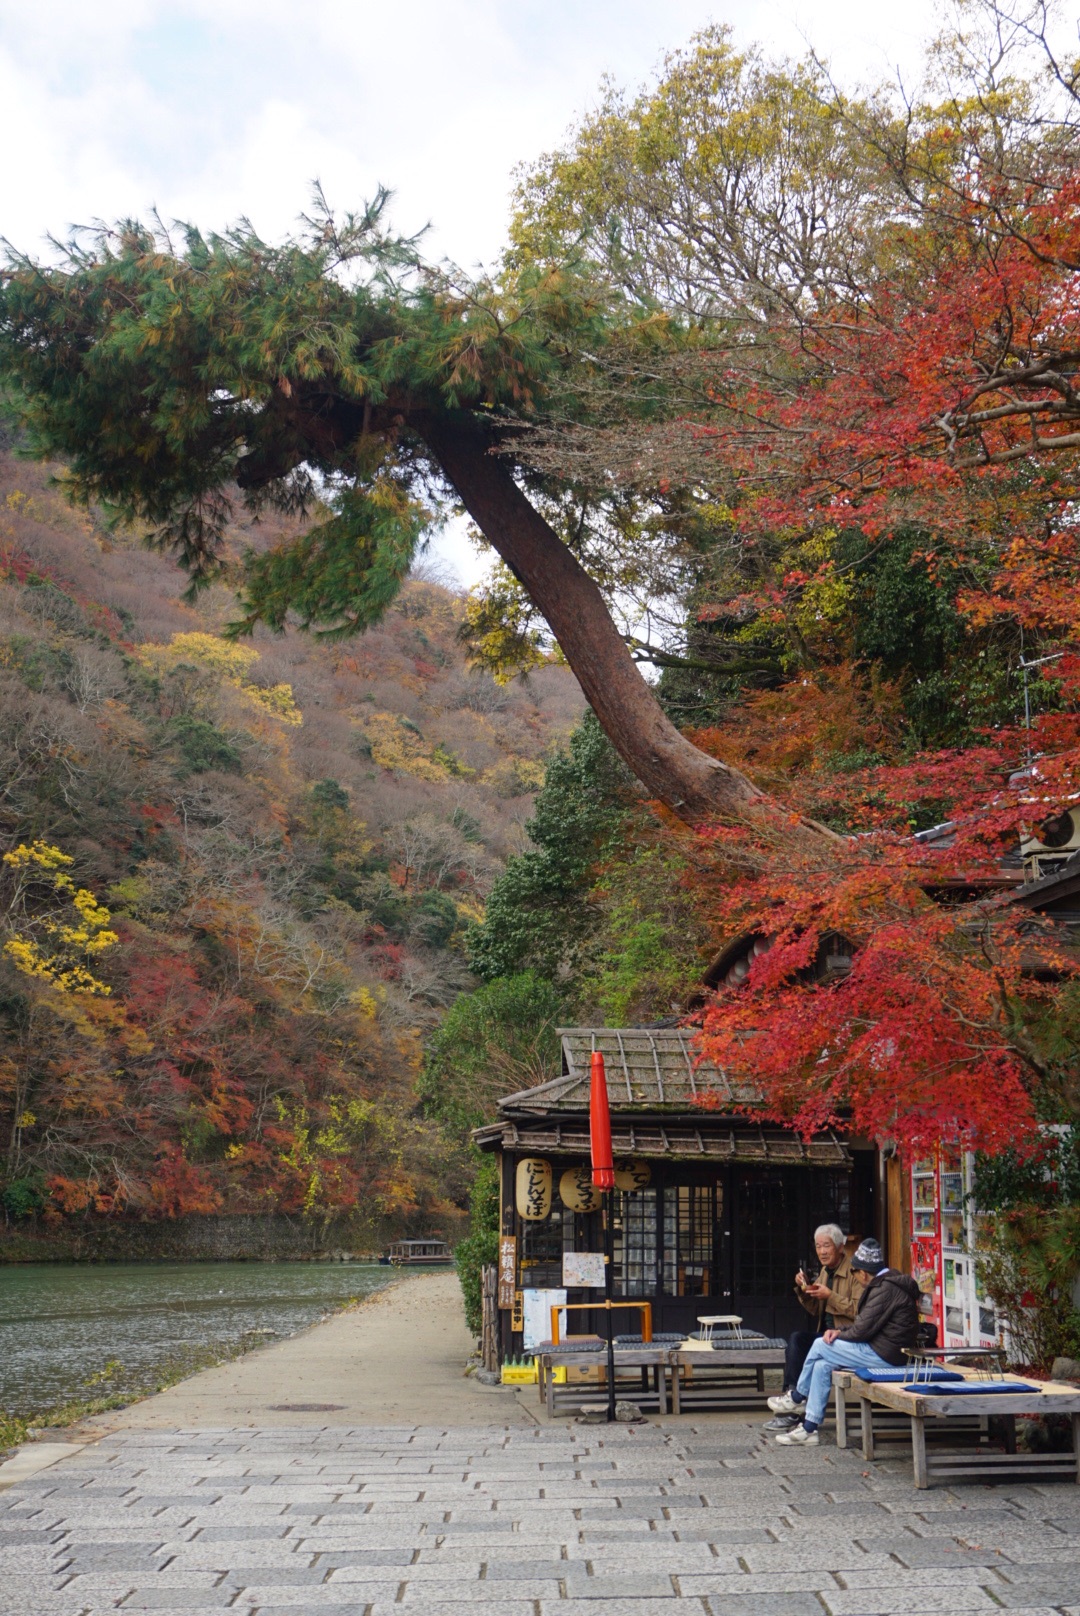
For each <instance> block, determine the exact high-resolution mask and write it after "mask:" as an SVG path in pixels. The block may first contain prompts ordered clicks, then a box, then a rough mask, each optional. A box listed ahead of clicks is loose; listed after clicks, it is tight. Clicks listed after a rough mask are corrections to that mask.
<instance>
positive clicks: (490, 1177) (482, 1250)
mask: <svg viewBox="0 0 1080 1616" xmlns="http://www.w3.org/2000/svg"><path fill="white" fill-rule="evenodd" d="M469 1213H470V1218H469V1233H468V1235H467V1236H466V1237H465V1239H464V1240H462V1241H461V1242H460V1243H459V1245H458V1246H457V1247H455V1250H454V1261H455V1263H456V1264H457V1271H458V1279H459V1280H460V1281H461V1294H462V1296H463V1297H464V1298H465V1323H466V1326H467V1327H468V1329H469V1330H471V1331H472V1333H473V1335H479V1334H480V1330H481V1328H482V1326H483V1322H484V1320H483V1307H482V1301H481V1290H480V1286H481V1275H480V1270H481V1269H482V1268H483V1267H484V1265H485V1263H493V1262H497V1261H498V1257H499V1167H498V1163H497V1162H496V1160H495V1158H494V1157H493V1156H484V1157H483V1158H482V1159H481V1161H480V1165H479V1166H478V1167H477V1170H476V1177H475V1178H474V1179H473V1186H472V1191H471V1193H470V1196H469Z"/></svg>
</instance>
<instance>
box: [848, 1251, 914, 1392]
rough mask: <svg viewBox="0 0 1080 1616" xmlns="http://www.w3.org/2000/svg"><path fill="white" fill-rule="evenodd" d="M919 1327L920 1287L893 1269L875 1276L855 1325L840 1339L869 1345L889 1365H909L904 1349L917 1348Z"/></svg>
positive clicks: (856, 1316)
mask: <svg viewBox="0 0 1080 1616" xmlns="http://www.w3.org/2000/svg"><path fill="white" fill-rule="evenodd" d="M918 1327H919V1287H918V1285H917V1284H916V1283H915V1281H914V1280H913V1279H912V1277H911V1275H910V1274H898V1273H897V1272H896V1270H895V1269H893V1268H886V1269H885V1271H884V1273H881V1274H875V1275H874V1277H873V1279H872V1280H871V1281H870V1283H869V1285H867V1287H866V1289H865V1290H864V1291H863V1293H862V1295H861V1296H860V1297H859V1306H858V1309H857V1311H856V1313H855V1323H854V1324H849V1325H848V1327H847V1329H846V1330H841V1331H840V1332H839V1334H838V1336H837V1339H838V1340H839V1341H865V1342H867V1343H868V1344H869V1345H870V1346H871V1347H873V1349H874V1351H875V1352H876V1353H877V1355H878V1357H879V1358H884V1360H885V1362H886V1363H890V1364H895V1365H896V1366H897V1367H899V1365H900V1364H902V1363H904V1362H906V1360H905V1358H904V1352H903V1349H904V1347H913V1346H914V1345H915V1333H916V1331H917V1330H918Z"/></svg>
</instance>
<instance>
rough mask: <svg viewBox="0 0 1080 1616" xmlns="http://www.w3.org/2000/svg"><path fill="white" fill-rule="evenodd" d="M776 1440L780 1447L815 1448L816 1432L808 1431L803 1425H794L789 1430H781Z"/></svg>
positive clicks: (816, 1442) (816, 1441)
mask: <svg viewBox="0 0 1080 1616" xmlns="http://www.w3.org/2000/svg"><path fill="white" fill-rule="evenodd" d="M776 1440H777V1442H779V1444H780V1446H781V1447H782V1448H816V1447H817V1445H818V1434H817V1432H816V1431H808V1430H807V1429H806V1426H805V1425H796V1426H795V1428H794V1429H793V1430H791V1431H781V1432H780V1435H779V1436H778V1437H777V1438H776Z"/></svg>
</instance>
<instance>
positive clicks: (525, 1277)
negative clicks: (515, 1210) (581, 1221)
mask: <svg viewBox="0 0 1080 1616" xmlns="http://www.w3.org/2000/svg"><path fill="white" fill-rule="evenodd" d="M552 1199H553V1201H554V1203H555V1204H554V1205H553V1207H552V1210H551V1212H550V1214H549V1216H548V1217H546V1218H541V1219H539V1220H536V1221H533V1220H527V1219H524V1218H523V1219H522V1220H521V1246H520V1261H521V1283H522V1285H527V1286H531V1287H536V1288H537V1289H540V1290H550V1289H553V1288H554V1289H557V1288H558V1287H559V1286H560V1285H561V1284H562V1254H563V1242H564V1240H565V1241H566V1249H567V1250H568V1251H573V1249H574V1214H573V1213H572V1212H568V1211H567V1210H566V1208H565V1207H564V1206H563V1204H562V1202H561V1201H560V1200H559V1197H558V1194H555V1195H554V1196H553V1197H552Z"/></svg>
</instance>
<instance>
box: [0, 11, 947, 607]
mask: <svg viewBox="0 0 1080 1616" xmlns="http://www.w3.org/2000/svg"><path fill="white" fill-rule="evenodd" d="M940 15H941V7H940V3H939V0H910V3H909V4H908V5H907V6H906V7H904V8H903V9H902V10H901V9H900V8H893V10H892V11H891V12H883V10H882V8H880V7H875V8H873V10H871V9H870V8H868V7H866V6H865V5H864V4H859V3H856V0H789V3H780V4H773V3H766V0H729V3H728V4H727V5H726V6H725V7H724V8H723V11H722V12H718V11H717V10H716V9H715V8H714V7H713V6H712V5H710V4H707V3H700V0H665V4H663V5H660V6H658V5H656V4H655V0H411V3H410V4H409V5H407V6H405V5H401V4H399V5H396V6H395V5H391V4H385V3H384V0H304V3H300V0H96V3H95V0H90V3H89V4H88V3H87V0H37V3H35V4H32V5H28V4H26V3H25V0H0V104H2V105H3V106H4V112H5V127H6V128H7V130H8V131H9V141H10V140H11V137H12V135H17V137H18V147H19V155H18V158H17V160H15V161H13V162H12V161H9V162H8V163H7V164H6V165H5V170H4V175H3V180H2V182H0V234H3V235H6V236H7V238H8V239H9V240H10V241H12V242H13V243H15V245H17V246H18V247H20V248H23V249H24V250H29V251H38V250H40V247H41V243H42V240H43V238H44V236H45V235H46V234H47V233H48V232H52V233H54V234H61V235H62V234H64V233H65V232H66V230H67V228H68V227H69V226H70V225H71V224H72V223H75V222H79V223H85V222H88V221H89V220H92V219H94V218H105V219H115V218H118V217H123V216H129V215H133V214H135V215H138V214H142V215H145V214H146V212H147V211H148V210H149V208H151V207H153V206H156V207H158V208H159V209H160V211H161V213H162V215H163V217H164V218H166V219H171V218H177V217H179V218H184V219H190V220H192V221H193V222H195V223H197V224H199V225H200V226H202V227H203V228H204V229H214V228H218V227H220V226H222V225H224V224H226V223H228V222H230V221H231V220H233V219H235V218H236V217H237V216H238V215H240V214H241V213H243V214H246V215H247V216H248V217H249V218H251V220H252V221H253V223H254V224H255V226H256V228H257V229H259V230H260V231H261V232H262V233H264V234H265V235H267V236H270V237H273V236H275V235H279V234H281V233H282V232H284V231H286V230H287V229H288V228H289V227H290V226H291V224H292V223H293V222H294V221H295V219H296V216H297V214H298V213H299V212H300V211H301V209H303V208H304V207H306V205H307V202H308V196H309V186H310V181H311V180H312V179H313V178H315V177H316V176H318V177H319V178H321V179H322V180H323V182H324V184H325V187H326V190H327V193H328V195H329V196H330V198H331V200H332V201H333V202H334V203H335V204H336V205H338V206H341V207H350V206H356V205H358V204H359V203H360V202H361V201H363V200H364V199H365V198H366V197H368V196H370V195H371V194H372V193H373V191H374V189H375V186H376V184H378V183H379V182H382V183H384V184H387V185H389V186H391V187H392V188H393V189H394V191H395V192H396V201H395V205H394V222H395V224H396V225H397V226H398V228H400V229H403V230H408V231H412V230H415V229H417V228H419V227H420V226H422V225H424V224H426V223H428V222H429V221H430V223H431V225H432V231H431V235H430V237H429V242H428V246H429V250H430V251H431V252H432V253H433V254H435V255H442V254H446V255H447V256H449V257H452V258H454V259H456V260H457V261H458V262H461V263H463V264H465V265H467V266H472V265H474V264H476V263H477V262H480V261H486V262H491V261H492V260H493V259H494V258H495V256H496V255H497V253H498V251H499V248H500V246H501V243H502V241H503V238H504V232H505V224H506V217H507V209H508V198H509V194H510V189H511V184H512V180H511V175H512V171H513V169H514V168H515V166H516V165H517V164H519V163H521V162H527V161H529V160H530V159H532V158H534V157H535V156H537V155H538V154H539V153H540V152H541V151H543V150H544V149H546V148H549V147H551V146H552V145H554V144H555V143H557V142H558V141H559V139H560V138H561V137H562V135H563V134H564V132H565V130H566V129H567V127H568V126H569V124H570V123H571V122H572V121H573V120H574V118H575V117H576V116H578V115H580V113H581V112H582V111H583V110H584V109H586V108H587V107H588V106H589V105H590V104H591V103H593V102H594V101H595V97H596V93H597V87H598V85H599V81H600V79H601V76H602V75H603V74H604V73H605V72H610V73H612V74H613V75H614V76H615V77H616V78H617V79H619V80H620V81H622V82H629V83H631V84H634V83H637V82H640V81H641V80H642V79H644V78H646V77H647V76H648V75H649V73H650V72H651V70H652V69H653V68H654V67H655V65H656V64H657V62H658V60H659V58H660V57H661V56H662V54H663V52H664V51H665V50H669V49H674V48H676V47H678V46H679V45H682V44H684V43H685V42H686V40H687V39H688V38H689V36H690V34H691V33H692V32H693V31H694V30H695V29H697V28H700V27H703V26H704V25H706V24H707V23H708V22H709V21H710V20H712V19H713V18H714V17H715V18H716V20H721V19H724V18H726V20H728V21H730V22H731V23H732V25H733V27H734V29H735V33H736V38H737V40H738V41H739V42H740V43H744V44H749V43H751V42H752V41H754V40H760V41H761V42H762V44H763V45H764V46H765V47H766V49H767V50H769V51H771V52H774V53H785V52H786V53H788V54H794V55H798V54H801V53H802V52H803V50H804V49H805V38H806V37H808V38H810V39H811V40H813V42H814V43H815V45H816V46H817V48H818V49H819V50H821V51H823V52H824V53H825V54H826V55H829V56H830V57H831V58H832V60H833V61H834V63H835V66H836V69H837V71H838V72H839V73H840V75H841V76H843V77H845V78H847V79H849V80H850V79H851V78H870V79H876V78H879V77H881V76H882V75H883V74H886V73H888V72H889V71H890V69H891V67H892V66H893V65H894V64H895V63H897V62H899V63H900V64H902V65H903V67H904V69H905V71H906V73H907V75H908V77H912V76H913V75H914V71H915V67H916V64H917V62H918V59H919V54H920V52H919V45H920V40H921V39H922V38H924V37H926V36H927V35H928V34H930V33H931V32H933V30H934V28H935V26H936V21H937V19H938V18H939V17H940ZM804 36H805V37H804ZM440 548H441V549H442V550H443V551H444V552H445V551H448V550H449V551H450V552H452V553H453V554H454V555H456V556H457V557H458V558H459V564H460V570H461V571H462V573H463V574H464V575H465V576H466V577H467V578H469V579H471V578H473V577H474V576H475V574H476V570H477V564H476V560H475V558H474V556H473V555H472V554H471V553H470V552H469V551H468V549H467V546H465V545H464V544H463V543H462V541H460V540H456V539H454V538H453V537H452V536H448V537H446V538H444V539H443V540H441V541H440Z"/></svg>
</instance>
